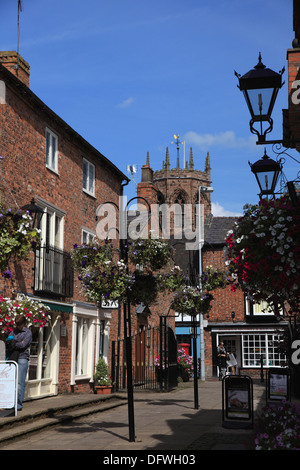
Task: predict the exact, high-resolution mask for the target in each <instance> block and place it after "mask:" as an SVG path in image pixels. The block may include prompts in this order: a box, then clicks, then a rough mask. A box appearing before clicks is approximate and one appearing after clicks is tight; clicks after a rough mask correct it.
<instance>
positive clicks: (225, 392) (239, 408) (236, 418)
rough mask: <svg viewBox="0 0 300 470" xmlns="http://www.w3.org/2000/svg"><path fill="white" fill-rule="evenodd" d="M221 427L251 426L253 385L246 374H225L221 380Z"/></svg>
mask: <svg viewBox="0 0 300 470" xmlns="http://www.w3.org/2000/svg"><path fill="white" fill-rule="evenodd" d="M222 398H223V404H222V405H223V406H222V414H223V423H222V425H223V427H226V428H240V429H242V428H244V429H248V428H251V427H252V426H253V385H252V379H251V378H250V377H248V376H246V375H227V376H225V377H224V378H223V380H222Z"/></svg>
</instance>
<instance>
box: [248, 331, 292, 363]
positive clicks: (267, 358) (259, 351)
mask: <svg viewBox="0 0 300 470" xmlns="http://www.w3.org/2000/svg"><path fill="white" fill-rule="evenodd" d="M280 341H281V336H280V335H278V334H272V333H262V334H245V335H243V336H242V342H243V366H244V367H261V359H262V362H263V366H264V367H281V366H282V364H283V363H284V362H285V356H284V354H282V353H280V350H279V348H278V344H279V343H280Z"/></svg>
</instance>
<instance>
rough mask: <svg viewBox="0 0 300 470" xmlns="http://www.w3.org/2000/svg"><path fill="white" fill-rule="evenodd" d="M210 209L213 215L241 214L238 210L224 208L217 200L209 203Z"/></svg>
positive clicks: (235, 215)
mask: <svg viewBox="0 0 300 470" xmlns="http://www.w3.org/2000/svg"><path fill="white" fill-rule="evenodd" d="M211 211H212V214H213V215H214V216H215V217H239V216H241V215H242V214H241V213H240V212H232V211H228V210H226V209H224V207H223V206H221V205H220V204H219V203H218V202H212V203H211Z"/></svg>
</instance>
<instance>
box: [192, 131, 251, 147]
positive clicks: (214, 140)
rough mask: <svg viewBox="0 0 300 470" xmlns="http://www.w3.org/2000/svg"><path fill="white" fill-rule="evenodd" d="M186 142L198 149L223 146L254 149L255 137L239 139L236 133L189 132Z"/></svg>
mask: <svg viewBox="0 0 300 470" xmlns="http://www.w3.org/2000/svg"><path fill="white" fill-rule="evenodd" d="M184 138H185V140H186V141H187V142H188V143H190V144H194V145H196V146H198V147H201V148H202V147H203V148H205V149H207V147H213V146H223V147H227V148H241V147H249V148H253V147H255V146H256V144H255V136H250V137H249V138H248V139H243V138H241V137H237V136H236V135H235V133H234V131H225V132H220V133H219V134H197V132H193V131H189V132H187V133H186V134H185V136H184Z"/></svg>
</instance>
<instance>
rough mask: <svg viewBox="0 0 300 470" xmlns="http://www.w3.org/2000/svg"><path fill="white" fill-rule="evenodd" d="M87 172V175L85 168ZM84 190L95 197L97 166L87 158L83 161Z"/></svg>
mask: <svg viewBox="0 0 300 470" xmlns="http://www.w3.org/2000/svg"><path fill="white" fill-rule="evenodd" d="M85 165H86V168H87V171H86V174H85V171H84V167H85ZM82 189H83V191H84V192H85V193H87V194H89V195H90V196H95V165H94V164H93V163H91V162H90V161H89V160H87V159H86V158H83V159H82Z"/></svg>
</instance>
